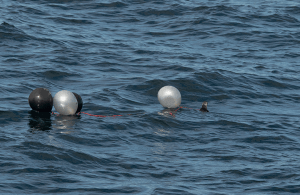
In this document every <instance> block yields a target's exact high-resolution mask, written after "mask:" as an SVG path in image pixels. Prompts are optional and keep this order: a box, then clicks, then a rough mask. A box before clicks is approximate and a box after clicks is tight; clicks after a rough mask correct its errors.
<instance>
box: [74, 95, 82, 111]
mask: <svg viewBox="0 0 300 195" xmlns="http://www.w3.org/2000/svg"><path fill="white" fill-rule="evenodd" d="M73 94H74V95H75V97H76V99H77V102H78V108H77V110H76V113H78V112H80V111H81V109H82V105H83V101H82V98H81V97H80V95H78V94H77V93H75V92H73Z"/></svg>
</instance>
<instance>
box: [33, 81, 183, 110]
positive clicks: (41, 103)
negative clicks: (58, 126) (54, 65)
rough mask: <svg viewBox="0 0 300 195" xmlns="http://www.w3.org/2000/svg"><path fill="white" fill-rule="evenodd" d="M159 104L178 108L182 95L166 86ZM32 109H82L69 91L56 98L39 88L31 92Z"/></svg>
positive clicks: (81, 103)
mask: <svg viewBox="0 0 300 195" xmlns="http://www.w3.org/2000/svg"><path fill="white" fill-rule="evenodd" d="M157 97H158V101H159V103H160V104H161V105H162V106H163V107H166V108H177V107H178V106H179V105H180V104H181V94H180V92H179V91H178V89H176V88H175V87H173V86H165V87H163V88H161V89H160V90H159V91H158V94H157ZM28 102H29V105H30V107H31V108H32V109H33V110H36V111H39V112H51V110H52V107H53V105H54V108H55V109H56V111H57V112H59V114H61V115H74V114H76V113H78V112H80V111H81V109H82V105H83V102H82V99H81V97H80V95H78V94H77V93H74V92H70V91H67V90H62V91H59V92H57V93H56V95H55V96H54V98H52V95H51V93H50V91H49V90H48V89H46V88H37V89H35V90H33V91H32V92H31V94H30V95H29V98H28Z"/></svg>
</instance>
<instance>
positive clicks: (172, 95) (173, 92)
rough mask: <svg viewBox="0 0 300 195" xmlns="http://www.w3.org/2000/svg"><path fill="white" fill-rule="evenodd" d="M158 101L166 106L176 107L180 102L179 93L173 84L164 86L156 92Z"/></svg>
mask: <svg viewBox="0 0 300 195" xmlns="http://www.w3.org/2000/svg"><path fill="white" fill-rule="evenodd" d="M157 97H158V101H159V103H160V104H161V105H162V106H163V107H166V108H177V107H178V106H179V105H180V104H181V94H180V92H179V91H178V89H176V88H175V87H173V86H164V87H163V88H161V89H160V90H159V91H158V94H157Z"/></svg>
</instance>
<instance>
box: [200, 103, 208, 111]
mask: <svg viewBox="0 0 300 195" xmlns="http://www.w3.org/2000/svg"><path fill="white" fill-rule="evenodd" d="M200 111H201V112H209V111H208V110H207V102H203V103H202V108H201V109H200Z"/></svg>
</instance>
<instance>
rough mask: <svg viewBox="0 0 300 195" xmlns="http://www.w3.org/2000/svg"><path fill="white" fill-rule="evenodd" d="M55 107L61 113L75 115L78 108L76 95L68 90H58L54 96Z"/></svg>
mask: <svg viewBox="0 0 300 195" xmlns="http://www.w3.org/2000/svg"><path fill="white" fill-rule="evenodd" d="M53 105H54V108H55V110H56V111H57V112H59V114H61V115H74V114H75V113H76V111H77V108H78V102H77V99H76V97H75V95H74V94H73V93H72V92H70V91H67V90H62V91H59V92H57V94H55V96H54V98H53Z"/></svg>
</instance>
